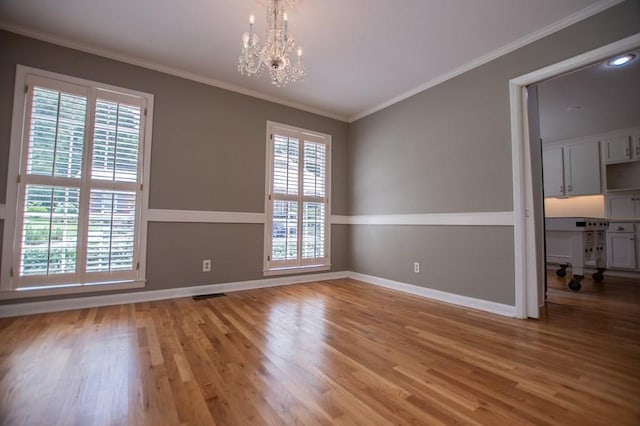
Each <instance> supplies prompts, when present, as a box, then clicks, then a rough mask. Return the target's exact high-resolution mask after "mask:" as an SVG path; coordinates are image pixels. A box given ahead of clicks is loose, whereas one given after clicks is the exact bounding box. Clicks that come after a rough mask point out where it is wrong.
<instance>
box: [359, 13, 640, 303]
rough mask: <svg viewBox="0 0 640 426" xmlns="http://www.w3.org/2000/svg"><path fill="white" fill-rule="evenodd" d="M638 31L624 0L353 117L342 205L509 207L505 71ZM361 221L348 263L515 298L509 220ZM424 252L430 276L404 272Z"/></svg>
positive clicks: (513, 72) (431, 209) (406, 210)
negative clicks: (474, 223) (458, 223)
mask: <svg viewBox="0 0 640 426" xmlns="http://www.w3.org/2000/svg"><path fill="white" fill-rule="evenodd" d="M638 31H640V1H637V0H634V1H627V2H625V3H622V4H620V5H618V6H615V7H613V8H611V9H608V10H606V11H604V12H603V13H601V14H599V15H596V16H594V17H591V18H590V19H587V20H584V21H582V22H579V23H577V24H575V25H573V26H571V27H569V28H566V29H564V30H562V31H559V32H557V33H554V34H552V35H550V36H548V37H546V38H544V39H541V40H539V41H537V42H535V43H532V44H530V45H527V46H525V47H523V48H520V49H518V50H516V51H514V52H512V53H509V54H507V55H505V56H502V57H500V58H498V59H496V60H493V61H491V62H489V63H487V64H485V65H482V66H480V67H478V68H475V69H473V70H471V71H469V72H467V73H464V74H462V75H460V76H458V77H455V78H453V79H450V80H448V81H446V82H444V83H442V84H439V85H437V86H435V87H433V88H431V89H428V90H426V91H424V92H421V93H419V94H417V95H415V96H413V97H411V98H409V99H406V100H404V101H402V102H400V103H397V104H395V105H392V106H390V107H388V108H386V109H384V110H382V111H379V112H377V113H375V114H372V115H370V116H368V117H365V118H363V119H361V120H359V121H357V122H355V123H352V126H351V129H350V131H351V138H350V146H349V147H350V155H349V159H350V163H349V186H350V208H351V210H350V213H351V214H354V215H367V214H415V213H454V212H491V211H512V210H513V196H512V170H511V136H510V121H509V120H510V116H509V87H508V82H509V80H510V79H512V78H514V77H517V76H520V75H523V74H526V73H528V72H531V71H534V70H537V69H540V68H542V67H545V66H547V65H551V64H554V63H556V62H559V61H561V60H564V59H567V58H569V57H572V56H575V55H578V54H580V53H584V52H586V51H589V50H592V49H595V48H597V47H600V46H603V45H605V44H608V43H610V42H613V41H616V40H619V39H621V38H624V37H626V36H629V35H632V34H635V33H637V32H638ZM363 228H366V226H365V227H361V226H354V227H352V231H351V234H352V245H351V247H352V251H351V257H350V258H351V265H350V269H351V270H353V271H355V272H362V273H370V274H373V275H382V276H384V277H385V278H389V279H392V280H398V281H402V282H414V283H415V284H418V285H423V286H427V287H432V288H437V289H440V290H444V291H450V292H452V293H458V294H463V295H467V296H472V297H479V298H482V299H486V300H490V301H495V302H501V303H508V304H513V303H514V266H513V240H512V239H510V238H507V234H512V231H513V230H512V229H503V228H497V227H496V228H492V227H486V228H484V229H480V230H478V229H477V228H475V227H464V228H459V227H442V228H439V229H438V230H437V231H435V230H432V229H430V228H429V229H428V230H425V229H423V228H421V227H417V226H416V227H413V228H411V231H408V230H406V229H404V227H400V226H395V227H391V228H387V227H383V228H380V227H371V228H372V229H371V230H368V231H366V230H363ZM494 234H495V235H494ZM451 235H454V236H455V238H456V239H455V245H454V244H453V243H452V242H451V241H449V236H451ZM381 247H385V249H382V248H381ZM487 251H489V252H491V255H486V254H485V255H477V256H473V254H474V253H480V252H487ZM441 253H446V254H448V255H447V256H445V255H441ZM458 253H459V255H458ZM427 254H428V255H429V256H437V257H438V259H439V260H440V262H431V261H428V260H425V261H427V262H428V263H427V269H424V268H423V270H424V271H426V272H427V273H428V274H429V275H430V276H432V277H434V278H433V279H427V277H424V278H423V277H417V276H414V275H413V272H412V262H413V259H415V258H418V257H423V258H425V259H427V256H426V255H427ZM464 256H469V257H468V258H465V257H464ZM461 268H462V269H464V271H465V273H459V272H458V270H460V269H461ZM452 271H453V272H452ZM488 271H493V273H492V275H491V277H484V276H483V273H486V272H488ZM451 273H453V274H455V279H453V278H452V279H448V280H446V277H447V276H448V274H451ZM440 280H445V281H444V282H442V281H440Z"/></svg>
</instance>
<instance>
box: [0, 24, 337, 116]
mask: <svg viewBox="0 0 640 426" xmlns="http://www.w3.org/2000/svg"><path fill="white" fill-rule="evenodd" d="M0 29H2V30H6V31H9V32H12V33H15V34H19V35H23V36H26V37H31V38H34V39H37V40H42V41H45V42H48V43H53V44H57V45H58V46H63V47H68V48H70V49H74V50H79V51H81V52H85V53H90V54H92V55H98V56H102V57H104V58H108V59H113V60H115V61H119V62H124V63H127V64H131V65H136V66H139V67H143V68H146V69H149V70H153V71H158V72H162V73H165V74H169V75H172V76H175V77H180V78H184V79H186V80H190V81H195V82H198V83H202V84H206V85H208V86H213V87H217V88H220V89H224V90H229V91H231V92H236V93H240V94H241V95H246V96H251V97H253V98H257V99H262V100H263V101H268V102H273V103H276V104H280V105H284V106H287V107H290V108H295V109H299V110H301V111H306V112H310V113H312V114H317V115H321V116H323V117H328V118H333V119H334V120H339V121H343V122H348V120H347V117H346V116H342V115H339V114H334V113H332V112H328V111H324V110H321V109H319V108H314V107H311V106H307V105H305V104H302V103H299V102H291V101H287V100H284V99H281V98H278V97H276V96H272V95H267V94H265V93H261V92H259V91H257V90H251V89H247V88H244V87H241V86H236V85H235V84H230V83H225V82H224V81H220V80H216V79H213V78H210V77H206V76H204V75H201V74H196V73H192V72H188V71H183V70H180V69H178V68H173V67H170V66H167V65H162V64H159V63H157V62H153V61H148V60H144V59H140V58H134V57H133V56H129V55H125V54H122V53H117V52H114V51H111V50H108V49H101V48H96V47H92V46H89V45H88V44H85V43H81V42H77V41H71V40H69V39H66V38H63V37H57V36H53V35H51V34H46V33H43V32H39V31H34V30H30V29H25V28H22V27H19V26H17V25H13V24H11V23H9V22H6V21H0Z"/></svg>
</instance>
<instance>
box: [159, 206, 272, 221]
mask: <svg viewBox="0 0 640 426" xmlns="http://www.w3.org/2000/svg"><path fill="white" fill-rule="evenodd" d="M147 217H148V220H149V222H200V223H264V222H265V218H266V216H265V214H264V213H250V212H217V211H200V210H165V209H149V210H148V212H147Z"/></svg>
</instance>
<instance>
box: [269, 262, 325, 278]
mask: <svg viewBox="0 0 640 426" xmlns="http://www.w3.org/2000/svg"><path fill="white" fill-rule="evenodd" d="M329 269H331V265H317V266H296V267H293V268H276V269H265V270H264V271H262V275H265V276H274V275H291V274H306V273H310V272H320V271H328V270H329Z"/></svg>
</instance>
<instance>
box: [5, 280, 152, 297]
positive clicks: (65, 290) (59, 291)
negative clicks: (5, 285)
mask: <svg viewBox="0 0 640 426" xmlns="http://www.w3.org/2000/svg"><path fill="white" fill-rule="evenodd" d="M145 284H146V281H140V280H134V281H122V282H109V283H87V284H78V285H64V286H59V287H40V288H32V289H29V288H22V289H17V290H9V291H2V292H0V300H11V299H29V298H31V297H46V296H61V295H69V294H88V293H96V292H100V291H113V290H129V289H134V288H144V286H145Z"/></svg>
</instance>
